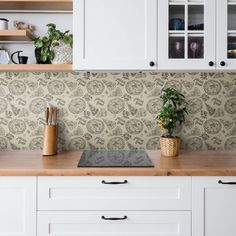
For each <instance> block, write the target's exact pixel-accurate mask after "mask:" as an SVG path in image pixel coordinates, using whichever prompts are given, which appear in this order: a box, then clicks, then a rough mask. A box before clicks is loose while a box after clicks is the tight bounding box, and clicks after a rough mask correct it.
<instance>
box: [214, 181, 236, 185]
mask: <svg viewBox="0 0 236 236" xmlns="http://www.w3.org/2000/svg"><path fill="white" fill-rule="evenodd" d="M218 183H219V184H230V185H236V182H223V181H222V180H219V181H218Z"/></svg>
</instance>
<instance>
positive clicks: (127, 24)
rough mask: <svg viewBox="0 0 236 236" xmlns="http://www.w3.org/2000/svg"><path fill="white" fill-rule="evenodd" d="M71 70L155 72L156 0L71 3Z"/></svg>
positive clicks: (106, 0) (98, 0) (93, 0)
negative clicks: (72, 45) (72, 46)
mask: <svg viewBox="0 0 236 236" xmlns="http://www.w3.org/2000/svg"><path fill="white" fill-rule="evenodd" d="M73 9H74V10H73V32H74V62H73V63H74V64H73V66H74V68H73V69H74V70H156V60H157V55H156V54H157V52H156V51H157V50H156V47H157V46H156V45H157V38H156V31H157V0H74V6H73Z"/></svg>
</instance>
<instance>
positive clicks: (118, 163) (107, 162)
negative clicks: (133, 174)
mask: <svg viewBox="0 0 236 236" xmlns="http://www.w3.org/2000/svg"><path fill="white" fill-rule="evenodd" d="M77 167H154V165H153V163H152V161H151V160H150V159H149V157H148V155H147V153H146V152H145V151H142V150H137V151H136V150H109V151H108V150H85V151H84V152H83V154H82V156H81V158H80V161H79V163H78V166H77Z"/></svg>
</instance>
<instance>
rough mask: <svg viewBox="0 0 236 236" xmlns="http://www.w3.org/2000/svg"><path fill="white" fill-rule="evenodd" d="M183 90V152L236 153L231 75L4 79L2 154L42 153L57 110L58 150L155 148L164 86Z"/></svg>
mask: <svg viewBox="0 0 236 236" xmlns="http://www.w3.org/2000/svg"><path fill="white" fill-rule="evenodd" d="M169 86H171V87H174V88H176V89H178V90H179V91H182V92H183V93H184V94H185V95H186V97H187V99H188V102H189V108H188V110H189V116H188V118H187V121H186V123H185V124H184V126H183V127H180V128H179V129H178V130H177V131H176V133H177V134H178V135H179V136H181V137H182V139H183V146H182V147H183V148H184V149H190V150H199V149H236V74H234V73H92V72H91V73H90V72H86V73H80V74H72V73H1V74H0V149H38V148H41V146H42V137H43V123H44V110H45V107H46V106H47V105H49V104H50V105H53V106H56V107H58V108H59V109H60V112H59V121H58V122H59V139H58V145H59V148H60V149H63V150H66V149H85V148H86V149H92V148H104V149H134V148H138V149H149V150H150V149H158V148H159V136H160V131H159V128H158V127H157V125H156V123H155V117H156V115H157V113H158V111H159V109H160V105H161V101H160V99H159V96H160V92H161V89H162V88H163V87H169Z"/></svg>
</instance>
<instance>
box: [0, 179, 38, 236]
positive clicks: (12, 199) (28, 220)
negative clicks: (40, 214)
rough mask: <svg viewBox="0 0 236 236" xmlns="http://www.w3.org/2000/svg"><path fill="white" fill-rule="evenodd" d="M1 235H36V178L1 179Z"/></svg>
mask: <svg viewBox="0 0 236 236" xmlns="http://www.w3.org/2000/svg"><path fill="white" fill-rule="evenodd" d="M0 235H4V236H34V235H36V177H0Z"/></svg>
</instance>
